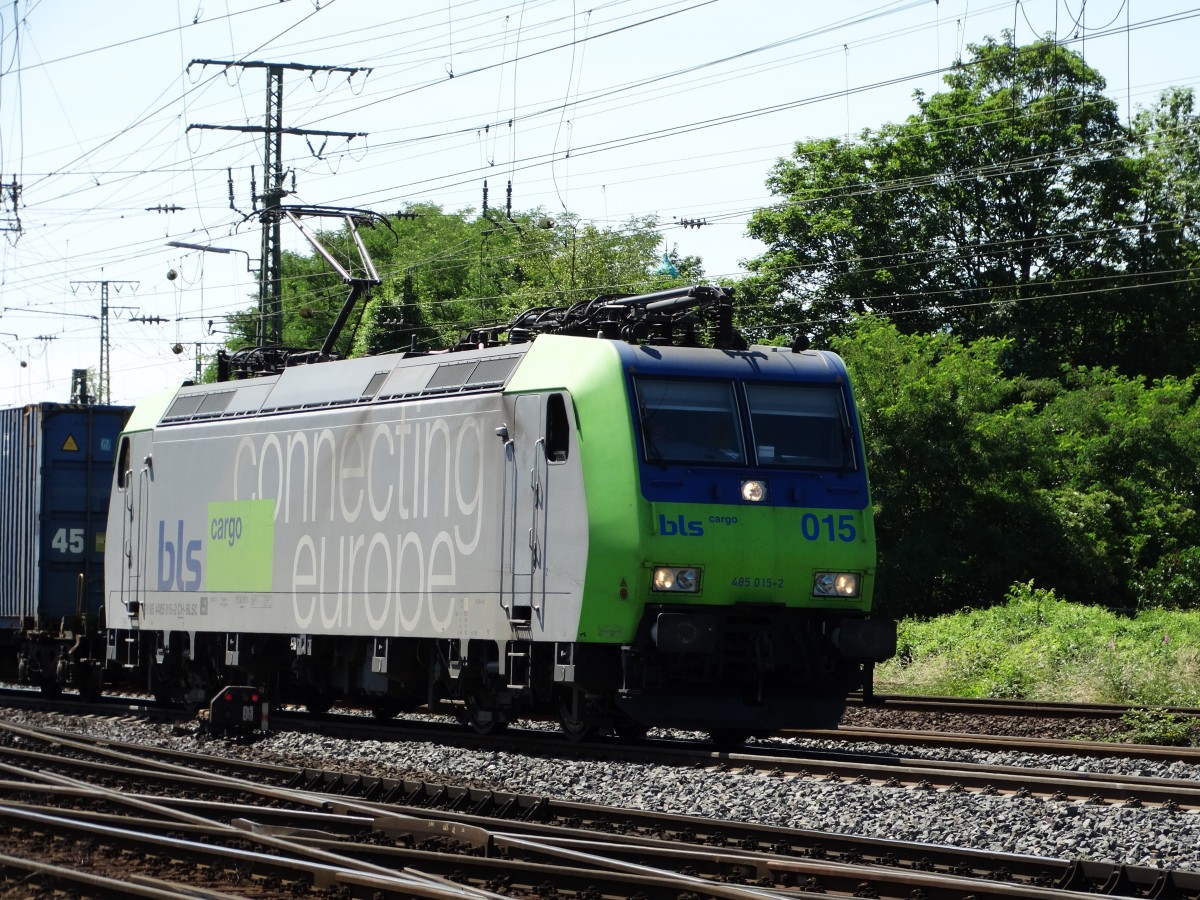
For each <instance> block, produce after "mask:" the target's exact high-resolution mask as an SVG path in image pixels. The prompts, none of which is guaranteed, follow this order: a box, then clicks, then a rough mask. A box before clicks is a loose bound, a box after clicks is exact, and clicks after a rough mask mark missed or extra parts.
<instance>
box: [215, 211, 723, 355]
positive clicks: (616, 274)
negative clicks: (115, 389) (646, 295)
mask: <svg viewBox="0 0 1200 900" xmlns="http://www.w3.org/2000/svg"><path fill="white" fill-rule="evenodd" d="M319 237H320V239H321V242H322V245H323V246H324V247H326V249H327V250H328V251H329V252H330V253H331V254H333V255H334V257H335V258H337V259H338V260H339V262H341V264H342V265H343V266H345V267H347V268H350V270H351V271H354V269H353V268H351V264H352V263H353V264H354V265H357V250H356V248H355V244H354V241H353V239H352V236H351V235H350V233H349V232H348V230H347V229H346V228H344V227H343V228H341V229H340V230H334V231H323V232H319ZM361 237H362V239H363V241H364V244H365V245H366V247H367V249H368V251H369V252H370V255H371V258H372V260H373V261H374V263H375V267H376V269H377V271H378V273H379V277H380V281H381V283H380V284H379V285H377V286H375V287H374V288H372V290H371V293H370V299H369V301H368V302H367V303H366V304H365V305H364V306H363V307H362V308H360V310H359V311H356V313H355V314H354V315H353V316H352V317H351V320H350V322H349V325H348V327H347V329H346V331H345V332H344V333H343V335H342V337H341V339H340V340H339V342H338V344H337V347H336V352H337V353H339V354H340V355H343V356H345V355H361V354H363V353H378V352H386V351H392V350H408V349H416V350H425V349H429V348H430V347H447V346H453V345H454V344H455V343H456V342H457V341H458V340H459V338H460V337H461V336H462V335H463V334H465V333H466V332H467V331H468V330H470V329H471V328H472V327H477V326H485V325H501V324H503V323H506V322H508V321H510V320H511V318H512V317H513V316H514V315H515V314H516V313H518V312H520V311H522V310H524V309H526V308H529V307H532V306H563V305H569V304H571V303H574V302H576V301H579V300H585V299H591V298H592V297H595V296H597V295H600V294H631V293H640V292H644V291H652V290H658V289H661V288H664V287H670V286H674V285H677V284H681V283H685V281H686V280H687V279H697V278H699V277H700V276H701V275H702V274H703V268H702V265H701V262H700V260H699V259H698V258H695V257H686V258H679V257H678V255H676V257H675V262H676V266H677V268H678V270H679V275H678V276H675V277H671V276H667V275H664V274H662V273H660V272H658V271H657V268H658V266H659V264H660V262H661V256H660V255H659V252H658V248H659V247H660V246H661V244H662V238H661V236H660V235H659V233H658V225H657V221H656V220H655V219H653V218H643V219H635V220H631V221H630V222H628V223H626V225H625V226H624V227H622V228H617V229H608V228H599V227H597V226H595V225H592V224H585V223H581V222H580V221H579V220H578V218H577V217H576V216H573V215H571V214H564V215H562V216H560V217H558V219H556V220H551V219H550V218H549V217H548V216H546V215H545V213H544V212H543V211H541V210H534V211H532V212H526V213H521V214H518V215H514V216H513V217H512V218H511V219H510V218H508V217H506V216H502V215H499V214H497V213H496V212H494V211H489V213H488V214H487V215H485V216H472V215H471V214H470V213H469V212H467V211H459V212H445V211H443V210H442V209H441V208H440V207H438V206H436V205H434V204H419V205H411V206H409V207H407V208H406V209H405V210H404V211H403V212H402V213H398V214H397V215H395V216H393V217H390V222H389V225H388V226H387V227H384V226H379V225H377V226H375V227H373V228H369V229H364V230H363V231H362V232H361ZM283 271H284V279H283V282H284V287H283V306H284V343H285V345H287V346H290V347H307V348H312V347H319V346H320V345H321V343H322V342H323V341H324V339H325V336H326V335H327V334H328V333H329V329H330V326H331V325H332V324H333V322H334V320H335V319H336V317H337V314H338V311H339V310H340V309H341V307H342V304H343V303H344V301H345V299H346V297H347V295H348V292H349V288H348V287H347V286H346V285H345V284H343V283H342V280H341V278H340V276H338V275H337V273H336V272H335V271H334V270H333V269H332V267H330V265H329V264H328V262H327V261H326V260H325V259H324V258H322V257H321V256H320V255H319V254H318V253H316V252H315V251H314V252H312V253H310V254H308V255H300V254H290V253H289V254H285V256H284V263H283ZM229 321H230V325H231V331H232V332H233V334H234V337H233V340H231V342H230V346H231V347H234V348H238V347H245V346H250V345H251V344H252V343H253V336H254V334H255V331H256V323H257V309H256V308H255V309H248V310H245V311H243V312H241V313H238V314H236V315H234V316H231V317H230V319H229Z"/></svg>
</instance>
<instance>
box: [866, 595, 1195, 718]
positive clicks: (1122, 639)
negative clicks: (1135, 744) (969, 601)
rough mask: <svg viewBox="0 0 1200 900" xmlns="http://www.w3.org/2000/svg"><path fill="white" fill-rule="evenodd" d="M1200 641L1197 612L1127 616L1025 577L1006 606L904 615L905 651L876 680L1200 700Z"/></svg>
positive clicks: (1069, 695) (1141, 700)
mask: <svg viewBox="0 0 1200 900" xmlns="http://www.w3.org/2000/svg"><path fill="white" fill-rule="evenodd" d="M1198 648H1200V615H1198V614H1196V613H1189V612H1181V611H1178V610H1166V609H1154V610H1143V611H1141V612H1139V614H1138V615H1137V616H1136V617H1134V618H1130V617H1129V616H1125V615H1120V614H1118V613H1114V612H1112V611H1111V610H1108V609H1105V608H1103V607H1099V606H1085V605H1082V604H1077V603H1069V602H1067V601H1065V600H1062V599H1060V598H1059V597H1057V596H1056V595H1055V594H1054V592H1053V591H1049V590H1045V589H1043V588H1037V587H1035V586H1034V585H1033V584H1032V583H1025V584H1017V585H1014V586H1013V587H1012V589H1011V590H1010V591H1009V593H1008V597H1007V601H1006V603H1005V604H1004V605H1003V606H996V607H992V608H990V609H987V610H964V611H961V612H957V613H952V614H949V615H945V616H941V617H939V618H936V619H929V620H916V619H908V620H903V621H901V623H900V628H899V653H898V655H897V656H896V658H894V659H892V660H889V661H888V662H886V663H884V664H882V665H880V666H878V667H877V668H876V671H875V684H876V688H877V689H878V690H879V691H880V692H881V693H886V692H895V693H903V694H933V695H943V696H958V697H979V698H983V697H1010V698H1023V699H1032V700H1057V701H1065V702H1070V701H1078V702H1098V703H1127V704H1136V705H1139V706H1144V707H1147V708H1159V707H1165V706H1197V705H1200V649H1198ZM1131 727H1132V726H1131Z"/></svg>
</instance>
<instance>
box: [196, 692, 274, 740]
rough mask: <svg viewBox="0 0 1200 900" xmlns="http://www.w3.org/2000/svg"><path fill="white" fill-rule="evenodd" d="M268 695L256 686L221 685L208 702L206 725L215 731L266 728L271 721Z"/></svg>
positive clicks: (264, 729)
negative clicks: (207, 723)
mask: <svg viewBox="0 0 1200 900" xmlns="http://www.w3.org/2000/svg"><path fill="white" fill-rule="evenodd" d="M268 708H269V704H268V703H267V698H266V696H265V695H264V694H263V692H262V691H260V690H259V689H258V688H256V687H251V686H249V685H235V686H231V687H223V688H221V690H220V691H219V692H218V693H217V695H216V696H215V697H213V698H212V701H211V702H210V703H209V704H208V721H209V727H210V728H211V729H212V731H213V732H214V733H217V734H222V733H229V732H242V733H244V732H248V731H261V732H264V733H265V732H266V731H267V729H268V727H269V725H270V714H269V712H268Z"/></svg>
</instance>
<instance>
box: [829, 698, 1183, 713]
mask: <svg viewBox="0 0 1200 900" xmlns="http://www.w3.org/2000/svg"><path fill="white" fill-rule="evenodd" d="M849 699H850V703H851V704H852V705H854V706H860V707H863V706H866V707H876V708H881V709H894V710H907V711H911V712H935V713H945V712H958V713H964V714H968V715H987V716H1036V717H1039V718H1059V719H1070V718H1096V719H1119V718H1121V717H1122V716H1124V715H1126V714H1127V713H1129V712H1132V711H1134V710H1139V709H1145V708H1146V707H1145V706H1137V705H1124V704H1120V703H1056V702H1050V701H1044V700H1006V699H1001V698H992V699H986V700H984V699H976V698H969V697H918V696H906V695H903V694H875V695H874V696H873V697H872V698H871V700H870V701H869V702H867V701H864V700H863V698H862V696H861V695H858V694H852V695H851V696H850V698H849ZM1156 709H1158V710H1159V711H1161V712H1164V713H1168V714H1170V715H1177V716H1186V717H1188V718H1200V708H1197V707H1193V706H1167V707H1161V708H1156Z"/></svg>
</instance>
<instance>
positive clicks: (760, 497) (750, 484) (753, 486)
mask: <svg viewBox="0 0 1200 900" xmlns="http://www.w3.org/2000/svg"><path fill="white" fill-rule="evenodd" d="M742 499H743V500H745V501H746V502H747V503H762V502H764V501H765V500H766V499H767V483H766V482H765V481H758V480H757V479H756V480H753V481H743V482H742Z"/></svg>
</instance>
